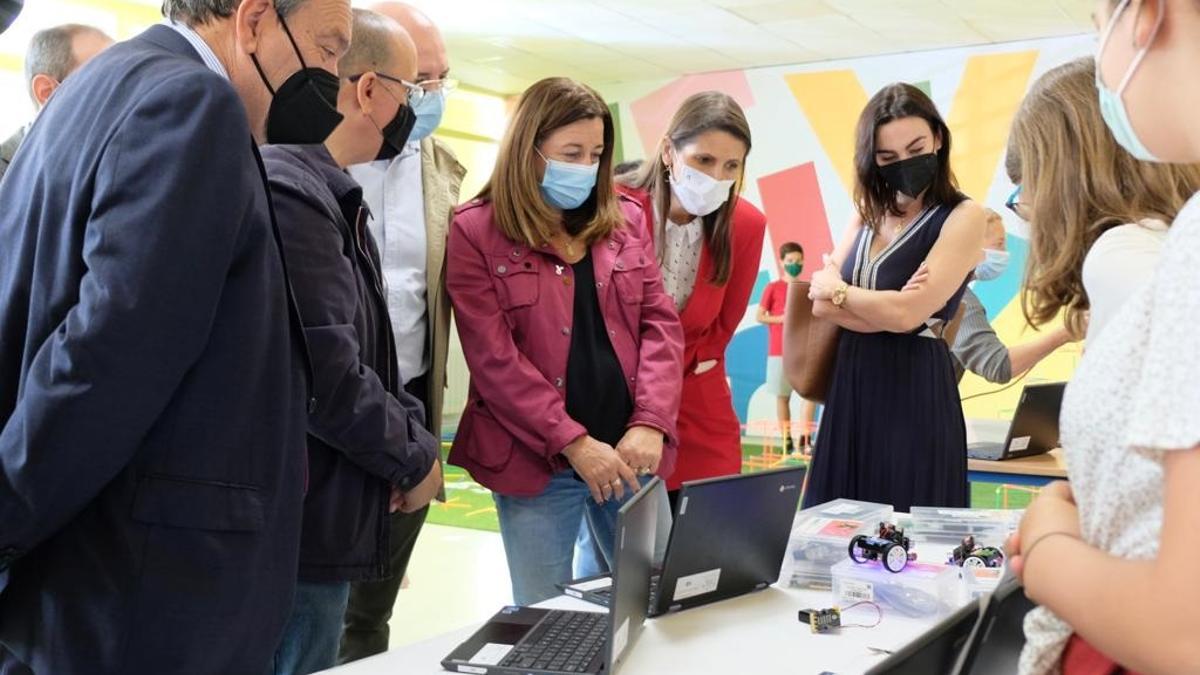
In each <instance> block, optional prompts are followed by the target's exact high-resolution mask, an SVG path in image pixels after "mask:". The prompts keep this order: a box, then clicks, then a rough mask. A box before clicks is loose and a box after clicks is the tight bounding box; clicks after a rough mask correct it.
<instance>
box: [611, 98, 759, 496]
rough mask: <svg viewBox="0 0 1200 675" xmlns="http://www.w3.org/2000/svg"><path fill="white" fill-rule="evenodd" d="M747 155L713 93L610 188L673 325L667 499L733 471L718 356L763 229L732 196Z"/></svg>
mask: <svg viewBox="0 0 1200 675" xmlns="http://www.w3.org/2000/svg"><path fill="white" fill-rule="evenodd" d="M749 152H750V125H749V124H748V123H747V122H746V116H745V114H744V113H743V112H742V109H741V107H740V106H739V105H738V104H737V102H736V101H734V100H733V99H732V98H730V97H729V96H727V95H725V94H722V93H719V92H715V91H710V92H704V93H700V94H696V95H694V96H691V97H689V98H688V99H687V100H686V101H684V102H683V105H682V106H680V108H679V110H678V111H676V113H675V116H674V118H673V119H672V120H671V124H670V126H669V127H668V128H667V132H666V134H665V135H664V137H663V140H662V141H661V143H660V144H659V147H658V151H657V152H656V154H655V157H654V159H653V160H652V161H650V162H647V164H646V165H645V166H644V167H643V168H642V170H641V172H639V173H638V175H637V176H636V177H635V178H634V179H633V181H632V182H633V184H632V185H629V186H621V187H619V189H620V190H621V191H622V192H623V193H624V194H626V195H628V196H630V197H633V198H634V199H636V200H637V201H638V202H639V203H640V204H641V206H642V210H643V211H644V212H645V219H646V222H647V223H651V224H652V226H653V232H654V244H655V253H656V255H657V258H658V262H659V265H660V266H661V268H662V275H663V283H664V286H665V287H666V290H667V293H668V294H669V295H671V297H672V298H673V299H674V300H675V308H676V310H678V311H679V318H680V322H681V323H682V324H683V333H684V351H683V372H684V377H683V397H682V401H681V404H680V408H679V423H678V427H677V431H678V434H679V453H678V457H677V459H676V463H675V472H674V473H673V474H672V475H671V476H670V478H669V480H668V481H667V487H668V488H669V489H670V490H671V491H672V499H673V498H674V494H675V491H676V490H678V489H679V486H680V484H681V483H683V482H684V481H689V480H696V479H699V478H710V477H713V476H725V475H729V474H736V473H739V472H740V471H741V468H742V441H741V427H740V425H739V423H738V418H737V414H736V413H735V412H734V410H733V397H732V395H731V392H730V390H729V383H728V382H727V381H726V379H725V349H726V347H728V346H729V341H730V340H731V339H732V338H733V333H734V331H735V330H737V327H738V324H739V323H740V322H741V320H742V317H743V316H744V315H745V313H746V307H747V305H748V304H749V300H750V291H751V290H752V289H753V288H754V280H755V279H756V278H757V276H758V270H759V263H760V262H761V259H762V245H763V236H764V234H765V232H766V227H767V221H766V217H764V216H763V214H762V212H761V211H759V210H758V209H757V208H755V207H754V206H753V205H751V204H750V203H748V202H746V201H743V200H742V199H740V198H739V197H738V196H737V195H738V192H739V191H740V189H741V181H742V178H743V176H744V172H745V164H746V155H747V154H748V153H749ZM664 213H665V214H666V217H665V218H664V217H662V214H664Z"/></svg>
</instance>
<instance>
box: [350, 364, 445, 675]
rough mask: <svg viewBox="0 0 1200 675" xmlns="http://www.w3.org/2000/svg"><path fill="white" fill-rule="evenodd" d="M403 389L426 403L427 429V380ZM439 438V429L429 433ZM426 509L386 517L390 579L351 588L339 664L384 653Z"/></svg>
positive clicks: (424, 378)
mask: <svg viewBox="0 0 1200 675" xmlns="http://www.w3.org/2000/svg"><path fill="white" fill-rule="evenodd" d="M405 390H406V391H408V393H409V394H412V395H413V396H415V397H417V399H419V400H420V401H421V402H422V403H423V404H425V409H426V413H425V425H426V426H429V419H430V417H431V415H430V413H429V401H428V400H427V398H428V397H427V396H426V392H427V391H428V385H427V380H426V377H425V376H424V375H423V376H421V377H418V378H415V379H413V380H411V381H410V382H409V383H408V385H407V386H405ZM431 431H432V432H433V434H434V435H435V436H437V437H438V438H441V429H432V430H431ZM428 514H429V507H425V508H423V509H421V510H420V511H416V512H414V513H401V512H396V513H393V514H391V515H390V516H389V519H390V525H389V526H390V528H391V531H390V532H389V535H390V536H389V546H390V547H391V550H390V552H389V563H390V566H389V569H390V570H391V576H389V577H388V578H386V579H381V580H379V581H358V582H355V583H353V584H351V585H350V602H349V604H348V605H347V607H346V618H345V629H344V630H343V631H342V645H341V648H340V649H339V651H338V663H339V664H342V663H349V662H351V661H357V660H359V659H365V658H367V657H368V656H374V655H375V654H381V653H383V652H385V651H387V648H388V638H389V635H390V632H389V628H388V621H390V620H391V618H392V608H393V607H395V605H396V594H397V593H399V592H400V584H401V582H402V581H404V573H405V572H406V571H407V570H408V561H409V559H411V558H412V552H413V548H414V547H416V545H417V536H418V535H419V534H420V533H421V527H422V526H424V525H425V516H426V515H428Z"/></svg>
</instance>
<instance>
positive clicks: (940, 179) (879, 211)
mask: <svg viewBox="0 0 1200 675" xmlns="http://www.w3.org/2000/svg"><path fill="white" fill-rule="evenodd" d="M905 117H920V118H921V119H923V120H925V121H926V122H928V123H929V128H930V129H932V130H933V134H934V136H935V137H936V138H937V139H939V140H941V142H942V148H941V150H938V153H937V157H938V171H937V175H936V176H935V177H934V179H933V184H932V185H930V186H929V189H928V190H927V191H926V192H925V204H926V206H935V205H938V204H951V205H953V204H957V203H958V202H960V201H962V200H963V195H962V193H960V192H959V191H958V180H957V179H955V178H954V171H952V170H951V169H950V127H948V126H946V122H945V120H943V119H942V116H941V114H939V113H938V110H937V106H935V105H934V104H933V101H932V100H931V99H930V98H929V97H928V96H926V95H925V92H923V91H921V90H920V89H918V88H916V87H914V86H913V85H911V84H906V83H903V82H897V83H895V84H889V85H888V86H886V87H884V88H883V89H880V90H879V93H877V94H875V95H874V96H873V97H871V100H870V101H868V102H867V107H866V108H863V111H862V115H860V116H859V118H858V131H857V140H856V142H855V145H854V169H855V172H856V174H857V175H856V179H857V180H855V183H854V202H855V204H856V205H857V207H858V215H859V216H861V217H862V221H863V224H864V225H866V226H868V227H870V228H872V229H878V227H879V226H880V225H881V224H882V223H883V220H884V219H885V218H886V217H887V216H888V215H889V214H890V215H893V216H900V215H903V212H902V211H901V210H900V207H899V206H898V205H897V204H896V190H895V188H892V187H888V184H887V181H885V180H884V179H883V172H881V171H880V170H879V165H878V164H876V163H875V135H876V133H877V132H878V131H879V127H881V126H883V125H885V124H887V123H888V122H892V121H895V120H898V119H903V118H905Z"/></svg>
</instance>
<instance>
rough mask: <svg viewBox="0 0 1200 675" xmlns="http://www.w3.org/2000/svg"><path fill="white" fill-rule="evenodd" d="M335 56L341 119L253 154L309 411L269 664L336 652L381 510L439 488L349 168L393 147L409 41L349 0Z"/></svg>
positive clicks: (417, 503) (327, 663)
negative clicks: (293, 564)
mask: <svg viewBox="0 0 1200 675" xmlns="http://www.w3.org/2000/svg"><path fill="white" fill-rule="evenodd" d="M353 36H354V37H353V39H352V41H351V44H350V49H349V51H348V52H347V53H346V56H345V57H343V58H342V59H341V61H339V63H338V71H339V73H340V76H341V80H340V82H341V84H340V86H339V88H338V92H337V102H338V112H339V113H340V114H341V115H342V116H343V120H342V122H341V124H339V125H338V126H337V128H336V129H334V131H333V133H332V134H330V135H329V138H328V139H327V140H326V141H325V143H324V144H323V145H272V146H268V147H266V148H264V149H263V159H264V160H265V163H266V167H267V176H268V178H269V180H270V184H271V198H272V201H273V202H274V205H275V212H276V213H277V214H278V218H279V228H280V235H281V240H282V242H283V250H284V258H285V260H286V261H287V264H288V267H289V268H290V269H292V270H293V285H294V287H295V293H296V302H297V304H298V306H299V308H300V315H301V316H302V317H303V321H304V333H305V336H306V337H307V338H308V344H309V347H310V350H311V354H312V364H313V373H314V376H313V390H314V395H315V398H316V399H317V401H318V403H317V405H316V406H315V408H314V409H313V410H311V411H310V413H309V416H308V466H309V472H308V491H307V494H306V495H305V500H304V520H303V526H302V530H301V537H300V566H299V583H298V585H297V587H296V599H295V602H294V604H293V607H292V612H291V617H290V619H289V620H288V623H287V627H286V629H285V630H284V635H283V640H282V642H281V644H280V645H279V649H278V651H277V652H276V655H275V664H274V672H275V673H277V674H279V675H304V674H306V673H311V672H315V671H318V670H325V669H327V668H330V667H332V666H333V665H334V664H335V663H336V661H337V654H338V645H339V643H340V641H341V634H342V620H343V615H344V614H345V610H346V603H347V599H348V598H349V595H350V583H351V582H354V581H364V580H378V579H380V578H383V577H385V576H387V575H388V574H389V572H390V570H389V567H390V563H389V550H390V546H389V542H388V538H389V537H388V535H389V531H388V529H389V528H388V514H389V513H392V512H403V513H412V512H416V511H423V510H424V509H425V508H426V506H427V505H428V504H429V502H430V500H432V499H433V498H434V497H435V496H436V495H437V494H438V492H439V491H440V489H441V479H442V472H441V467H440V466H439V462H438V449H439V444H438V439H437V437H436V436H434V435H433V434H431V433H430V432H429V431H428V429H426V427H425V410H424V407H423V406H422V405H421V403H420V401H418V400H417V398H416V397H414V396H412V395H411V394H408V393H406V392H405V391H404V388H403V384H402V380H401V372H402V371H401V370H400V369H399V368H398V367H397V363H396V355H395V342H394V340H393V337H392V327H391V322H390V321H389V319H388V308H387V300H386V298H385V295H384V288H383V279H382V277H381V276H380V273H379V267H380V265H379V254H378V249H377V248H376V245H375V240H374V238H373V237H372V236H371V233H370V232H369V231H368V230H367V228H366V218H367V213H368V209H367V207H366V205H365V204H364V203H363V200H362V190H361V189H360V188H359V186H358V184H356V183H355V182H354V179H353V178H351V177H350V176H349V175H348V174H347V173H346V171H345V168H346V167H347V166H349V165H351V164H357V163H361V162H365V161H370V160H373V159H376V158H391V157H394V156H396V155H398V154H399V153H400V152H401V151H402V150H403V149H404V148H405V147H406V146H407V144H408V136H409V132H410V131H411V130H412V127H413V123H414V121H415V115H414V114H413V111H412V109H411V108H410V102H411V100H412V88H411V87H410V86H409V85H407V84H405V83H407V82H410V81H411V80H412V79H413V78H415V76H416V73H417V53H416V47H415V46H414V45H413V43H412V40H411V39H410V38H409V37H408V35H407V34H406V33H405V32H404V29H403V28H401V27H400V25H399V24H397V23H396V22H395V21H393V20H391V19H389V18H387V17H384V16H381V15H379V14H376V13H375V12H371V11H367V10H362V9H355V10H354V26H353Z"/></svg>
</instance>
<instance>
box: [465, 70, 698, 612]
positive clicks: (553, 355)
mask: <svg viewBox="0 0 1200 675" xmlns="http://www.w3.org/2000/svg"><path fill="white" fill-rule="evenodd" d="M612 153H613V124H612V119H611V117H610V114H609V111H608V107H607V106H606V105H605V104H604V101H603V100H602V99H601V98H600V97H599V95H597V94H596V93H595V92H594V91H592V90H591V89H589V88H588V87H586V86H583V85H580V84H578V83H576V82H573V81H571V80H568V79H565V78H551V79H547V80H542V81H541V82H538V83H537V84H535V85H533V86H532V87H531V88H530V89H529V90H528V91H526V92H525V94H524V96H522V98H521V101H520V103H519V104H518V106H517V110H516V113H515V115H514V118H513V120H512V123H511V126H510V127H509V130H508V132H507V133H506V135H505V137H504V140H503V141H502V142H501V146H500V152H499V155H498V157H497V162H496V169H495V171H494V172H493V174H492V177H491V180H490V181H489V183H488V185H487V186H486V187H485V188H484V190H483V192H482V193H481V194H480V195H479V197H478V198H477V199H475V200H474V201H472V202H470V203H468V204H466V205H464V206H462V207H461V208H459V210H458V211H457V212H456V214H455V218H454V222H453V224H452V225H451V229H450V239H449V244H448V253H447V275H446V283H447V287H448V289H449V292H450V299H451V301H452V302H453V304H454V311H455V316H456V322H457V325H458V332H459V337H460V339H461V341H462V346H463V352H464V353H465V355H466V359H467V365H468V367H469V368H470V371H471V387H470V395H469V398H468V401H467V406H466V410H465V411H464V412H463V416H462V419H461V421H460V423H459V429H458V433H457V435H456V436H455V439H454V445H453V447H452V449H451V451H450V462H451V463H452V464H455V465H458V466H461V467H463V468H465V469H467V470H468V471H469V472H470V473H471V476H472V477H473V478H474V479H475V480H476V481H478V482H479V483H481V484H482V485H484V486H486V487H488V488H490V489H491V490H492V492H493V496H494V499H495V502H496V510H497V513H498V515H499V519H500V532H501V535H502V537H503V539H504V547H505V552H506V555H507V557H508V565H509V571H510V574H511V577H512V584H513V596H514V600H515V601H516V602H517V603H518V604H530V603H536V602H539V601H541V600H544V599H546V598H549V597H552V596H554V595H557V594H558V591H557V590H556V588H555V586H554V584H555V583H557V582H563V581H567V580H569V579H570V578H571V564H572V555H573V552H574V541H575V537H576V534H577V533H578V532H579V526H580V521H581V519H582V518H583V517H584V516H585V515H586V517H587V521H588V524H589V526H590V527H591V529H592V533H593V536H594V537H595V539H596V541H597V543H598V544H599V545H600V549H601V551H602V552H603V553H604V555H605V557H606V558H607V559H608V560H609V561H610V564H611V553H612V548H613V541H612V539H613V525H614V522H615V512H616V506H617V505H618V504H619V503H620V502H621V501H622V500H623V499H627V498H628V497H629V495H630V494H632V491H633V490H635V489H636V488H637V486H638V484H639V482H640V480H639V476H640V477H641V480H645V479H646V477H648V476H649V475H651V474H655V473H657V474H659V475H662V476H668V475H670V473H671V471H672V469H673V467H674V462H675V448H676V445H677V441H676V438H675V418H676V415H677V413H678V410H679V398H680V383H681V379H682V352H683V332H682V329H681V328H680V324H679V319H678V317H677V316H676V314H675V308H674V304H673V302H672V300H671V298H670V297H669V296H668V295H667V294H666V293H665V292H664V291H663V285H662V279H661V277H660V274H659V270H658V266H657V264H656V263H655V255H654V245H653V242H652V240H651V239H650V236H649V229H648V228H647V226H646V223H645V222H644V221H643V220H642V211H641V209H640V208H639V207H638V205H637V204H635V203H633V202H632V201H630V200H628V199H627V198H622V197H618V196H617V194H616V192H615V191H614V189H613V186H612V182H611V178H610V175H611V164H612Z"/></svg>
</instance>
